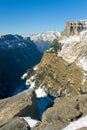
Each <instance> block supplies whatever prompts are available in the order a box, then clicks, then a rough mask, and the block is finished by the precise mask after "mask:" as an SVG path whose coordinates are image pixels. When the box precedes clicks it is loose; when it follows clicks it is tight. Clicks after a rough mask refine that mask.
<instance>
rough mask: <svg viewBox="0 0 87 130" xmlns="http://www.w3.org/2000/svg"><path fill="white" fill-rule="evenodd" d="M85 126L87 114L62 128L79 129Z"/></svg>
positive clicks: (66, 129) (65, 129)
mask: <svg viewBox="0 0 87 130" xmlns="http://www.w3.org/2000/svg"><path fill="white" fill-rule="evenodd" d="M83 127H87V116H85V117H82V118H80V119H78V120H77V121H74V122H72V123H70V124H69V125H68V126H67V127H65V128H64V129H62V130H77V129H80V128H83Z"/></svg>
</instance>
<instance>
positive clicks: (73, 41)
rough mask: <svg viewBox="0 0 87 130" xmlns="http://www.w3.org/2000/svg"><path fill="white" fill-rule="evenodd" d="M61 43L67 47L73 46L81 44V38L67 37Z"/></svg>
mask: <svg viewBox="0 0 87 130" xmlns="http://www.w3.org/2000/svg"><path fill="white" fill-rule="evenodd" d="M59 42H60V43H63V44H64V45H66V44H68V45H71V44H72V43H76V42H80V36H70V37H65V38H63V39H62V40H60V41H59Z"/></svg>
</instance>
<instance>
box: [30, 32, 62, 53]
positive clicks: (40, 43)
mask: <svg viewBox="0 0 87 130" xmlns="http://www.w3.org/2000/svg"><path fill="white" fill-rule="evenodd" d="M60 36H61V33H60V32H58V31H48V32H43V33H39V34H35V35H32V36H30V38H31V40H33V41H34V42H35V44H36V45H37V47H38V49H39V50H40V51H41V52H44V51H45V50H47V49H48V47H49V45H50V44H51V43H52V42H53V40H54V39H56V38H58V37H60Z"/></svg>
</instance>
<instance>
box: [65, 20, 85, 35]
mask: <svg viewBox="0 0 87 130" xmlns="http://www.w3.org/2000/svg"><path fill="white" fill-rule="evenodd" d="M86 29H87V20H82V21H81V20H80V21H67V22H66V26H65V29H64V32H63V34H65V35H66V36H70V35H78V34H79V33H80V32H81V31H84V30H86Z"/></svg>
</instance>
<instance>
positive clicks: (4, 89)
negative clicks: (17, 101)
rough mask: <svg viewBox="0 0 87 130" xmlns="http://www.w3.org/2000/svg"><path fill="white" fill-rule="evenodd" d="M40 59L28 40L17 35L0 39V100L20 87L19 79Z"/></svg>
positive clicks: (32, 44) (40, 55) (38, 53)
mask: <svg viewBox="0 0 87 130" xmlns="http://www.w3.org/2000/svg"><path fill="white" fill-rule="evenodd" d="M41 57H42V54H41V53H40V52H39V51H38V49H37V47H36V46H35V44H34V43H33V41H31V40H30V38H23V37H22V36H19V35H11V34H9V35H4V36H1V37H0V98H5V97H9V96H11V95H12V93H13V91H14V90H15V89H16V88H17V87H18V86H21V82H20V77H21V75H22V74H23V73H24V72H25V71H26V70H27V69H29V68H31V67H32V66H34V65H35V64H37V63H38V62H39V61H40V59H41Z"/></svg>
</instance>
